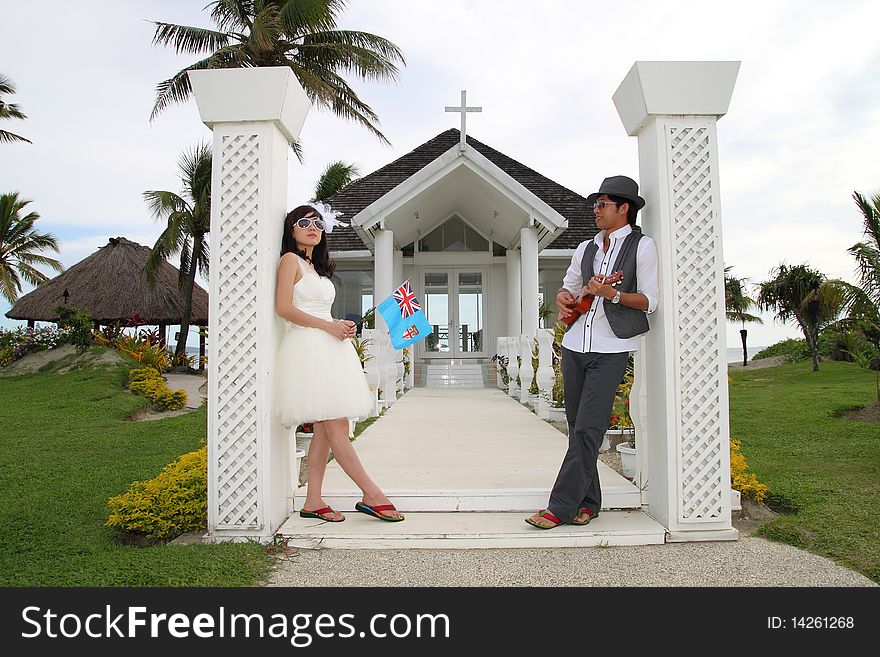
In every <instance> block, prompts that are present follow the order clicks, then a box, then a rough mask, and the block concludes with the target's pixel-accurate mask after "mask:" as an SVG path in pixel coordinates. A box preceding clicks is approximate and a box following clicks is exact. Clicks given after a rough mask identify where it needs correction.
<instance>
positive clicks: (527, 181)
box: [326, 128, 598, 251]
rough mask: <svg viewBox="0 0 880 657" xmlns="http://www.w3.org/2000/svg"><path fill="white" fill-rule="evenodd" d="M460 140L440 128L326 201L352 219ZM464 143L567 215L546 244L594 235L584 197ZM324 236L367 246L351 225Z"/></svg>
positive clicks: (336, 247)
mask: <svg viewBox="0 0 880 657" xmlns="http://www.w3.org/2000/svg"><path fill="white" fill-rule="evenodd" d="M459 139H460V133H459V131H458V130H457V129H456V128H451V129H449V130H447V131H445V132H441V133H440V134H439V135H437V136H436V137H434V138H433V139H431V140H429V141H427V142H425V143H424V144H422V145H421V146H418V147H417V148H415V149H413V150H412V151H410V152H409V153H407V154H406V155H404V156H402V157H400V158H398V159H396V160H394V162H391V163H390V164H386V165H385V166H384V167H382V168H381V169H378V170H377V171H374V172H373V173H371V174H369V175H366V176H364V177H363V178H360V179H358V180H356V181H355V182H353V183H351V184H350V185H348V186H347V187H345V188H344V189H342V190H341V191H339V192H337V193H336V194H334V195H333V196H332V197H330V198H329V199H326V201H327V202H328V203H329V204H330V206H331V207H332V208H333V209H334V210H339V211H340V212H343V213H344V214H343V217H342V219H343V220H344V221H351V219H352V217H354V216H355V215H357V214H358V213H359V212H360V211H361V210H363V209H364V208H366V207H367V206H368V205H370V204H371V203H373V202H375V201H376V200H377V199H379V198H381V197H382V196H384V195H385V194H387V193H388V192H390V191H391V190H392V189H394V188H395V187H397V186H398V185H399V184H401V183H402V182H404V181H405V180H407V179H408V178H410V177H411V176H413V175H414V174H416V173H417V172H418V171H420V170H421V169H423V168H424V167H425V166H427V165H428V164H430V163H431V162H433V161H434V160H436V159H437V158H438V157H440V156H441V155H443V154H444V153H446V152H447V151H448V150H449V149H450V148H452V147H453V146H455V145H457V144H458V142H459ZM467 143H468V144H469V145H470V146H471V147H473V148H474V149H476V150H477V151H478V152H479V153H480V154H482V155H483V156H484V157H485V158H486V159H488V160H489V161H490V162H492V163H493V164H494V165H495V166H497V167H498V168H499V169H501V170H502V171H504V172H505V173H506V174H508V175H509V176H510V177H512V178H513V179H514V180H516V181H517V182H518V183H519V184H521V185H522V186H523V187H525V188H526V189H528V190H529V191H530V192H532V193H533V194H534V195H535V196H537V197H538V198H540V199H541V200H542V201H544V202H545V203H547V205H549V206H550V207H552V208H553V209H554V210H556V211H557V212H558V213H559V214H561V215H562V216H563V217H565V218H566V219H567V220H568V228H567V229H566V230H565V232H564V233H562V235H560V236H559V237H557V238H556V239H555V240H554V241H553V242H552V243H551V244H549V245H548V247H547V248H551V249H573V248H575V247H577V245H578V244H580V243H581V242H583V241H584V240H586V239H590V238H592V237H593V236H595V235H596V233H597V232H598V229H597V228H596V220H595V218H594V217H593V211H592V209H590V208H589V207H588V205H587V199H586V198H584V197H583V196H581V195H580V194H578V193H577V192H573V191H571V190H570V189H568V188H566V187H563V186H562V185H560V184H559V183H557V182H554V181H552V180H550V179H549V178H547V177H546V176H543V175H541V174H540V173H538V172H537V171H535V170H533V169H530V168H529V167H527V166H525V165H524V164H522V163H520V162H517V161H516V160H514V159H513V158H511V157H508V156H507V155H504V153H500V152H499V151H496V150H495V149H494V148H491V147H489V146H486V144H484V143H482V142H480V141H477V140H476V139H474V138H473V137H467ZM328 241H329V247H330V250H331V251H356V250H362V249H366V248H367V247H366V246H365V245H364V243H363V241H361V239H360V237H358V235H357V233H356V232H355V230H354V228H352V227H347V228H343V227H338V228H336V229H334V231H333V233H331V234H330V235H329V236H328Z"/></svg>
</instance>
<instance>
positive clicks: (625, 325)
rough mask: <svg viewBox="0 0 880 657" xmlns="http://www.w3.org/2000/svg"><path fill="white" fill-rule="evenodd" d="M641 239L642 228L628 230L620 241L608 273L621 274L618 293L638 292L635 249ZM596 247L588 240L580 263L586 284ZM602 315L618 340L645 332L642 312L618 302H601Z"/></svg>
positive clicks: (589, 276) (636, 250) (597, 247)
mask: <svg viewBox="0 0 880 657" xmlns="http://www.w3.org/2000/svg"><path fill="white" fill-rule="evenodd" d="M640 239H642V229H641V228H639V227H638V226H633V227H632V232H631V233H630V234H629V235H627V236H626V237H625V238H624V241H623V245H622V246H621V247H620V251H618V254H617V260H616V261H615V262H614V266H613V267H611V269H610V270H609V273H613V272H616V271H621V270H622V271H623V280H622V281H621V282H620V283H619V284H618V285H617V286H616V287H617V289H618V290H620V291H621V292H638V287H639V286H638V280H636V253H637V252H638V250H639V240H640ZM598 250H599V245H598V244H596V242H595V240H593V241H591V242H590V243H589V244H588V245H587V248H586V249H585V250H584V258H583V260H581V275H582V276H583V277H584V283H585V284H586V282H587V281H589V280H590V279H591V278H593V274H594V271H593V260H594V259H595V257H596V251H598ZM605 316H606V317H607V318H608V323H609V324H611V330H612V331H614V335H616V336H617V337H618V338H620V339H622V340H623V339H626V338H632V337H635V336H637V335H641V334H642V333H647V332H648V328H649V326H648V317H647V315H646V314H645V312H644V311H643V310H637V309H636V308H628V307H627V306H624V305H622V304H619V303H611V302H610V301H608V300H605Z"/></svg>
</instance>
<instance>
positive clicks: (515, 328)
mask: <svg viewBox="0 0 880 657" xmlns="http://www.w3.org/2000/svg"><path fill="white" fill-rule="evenodd" d="M521 290H522V280H521V278H520V257H519V249H507V335H509V336H514V337H516V336H519V334H520V333H522V313H521V308H522V294H521Z"/></svg>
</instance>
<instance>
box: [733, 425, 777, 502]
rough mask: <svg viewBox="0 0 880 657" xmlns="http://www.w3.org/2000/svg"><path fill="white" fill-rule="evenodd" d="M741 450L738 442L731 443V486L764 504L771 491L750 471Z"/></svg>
mask: <svg viewBox="0 0 880 657" xmlns="http://www.w3.org/2000/svg"><path fill="white" fill-rule="evenodd" d="M741 448H742V446H741V445H740V442H739V441H738V440H731V441H730V485H731V487H732V488H733V489H734V490H738V491H739V492H740V493H742V494H743V495H745V496H746V497H748V498H750V499H753V500H754V501H755V502H763V501H764V498H765V497H767V492H768V490H769V489H768V488H767V486H766V485H764V484H762V483H761V482H760V481H758V478H757V477H756V476H755V474H754V473H753V472H749V471H748V469H749V466H748V465H747V464H746V457H745V456H743V453H742V451H740V450H741Z"/></svg>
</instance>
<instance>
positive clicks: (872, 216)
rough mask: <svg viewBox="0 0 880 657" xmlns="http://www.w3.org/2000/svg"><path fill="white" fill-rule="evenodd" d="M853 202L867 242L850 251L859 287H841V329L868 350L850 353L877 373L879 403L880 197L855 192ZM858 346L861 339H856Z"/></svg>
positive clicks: (862, 349)
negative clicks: (844, 315)
mask: <svg viewBox="0 0 880 657" xmlns="http://www.w3.org/2000/svg"><path fill="white" fill-rule="evenodd" d="M853 200H854V201H855V202H856V205H857V206H858V208H859V211H860V212H861V213H862V217H863V218H864V224H865V232H864V235H865V238H866V239H865V240H863V241H861V242H858V243H856V244H854V245H853V246H851V247H850V248H849V249H847V251H848V252H849V253H850V254H851V255H852V256H853V257H854V258H855V259H856V264H857V267H858V270H857V273H858V277H859V283H860V286H855V285H849V284H847V283H841V284H840V289H841V292H842V294H843V298H844V304H845V305H846V308H847V312H848V317H847V318H846V319H845V320H843V322H841V324H842V326H841V328H844V329H849V330H850V331H854V332H856V333H858V334H859V335H860V336H862V337H864V339H865V340H866V341H867V342H868V343H869V345H868V348H860V349H857V348H853V349H849V350H848V353H849V355H850V356H851V357H852V358H853V360H854V361H855V362H857V363H858V364H859V365H861V366H862V367H868V368H870V369H872V370H874V371H875V372H876V373H877V401H878V402H880V194H875V195H874V196H872V197H871V198H870V199H868V198H866V197H865V196H863V195H862V194H860V193H859V192H853ZM853 341H854V342H858V336H853Z"/></svg>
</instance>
